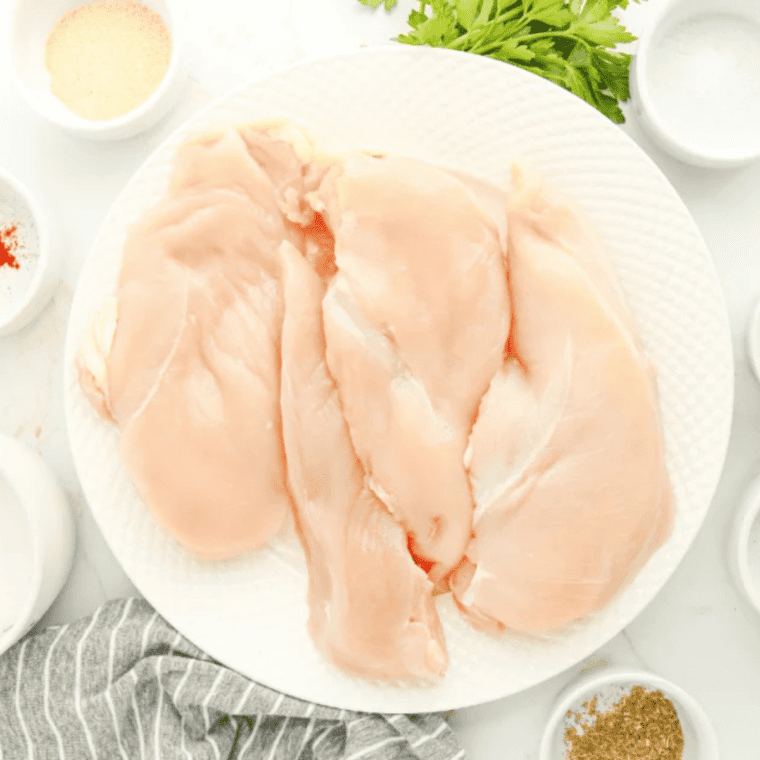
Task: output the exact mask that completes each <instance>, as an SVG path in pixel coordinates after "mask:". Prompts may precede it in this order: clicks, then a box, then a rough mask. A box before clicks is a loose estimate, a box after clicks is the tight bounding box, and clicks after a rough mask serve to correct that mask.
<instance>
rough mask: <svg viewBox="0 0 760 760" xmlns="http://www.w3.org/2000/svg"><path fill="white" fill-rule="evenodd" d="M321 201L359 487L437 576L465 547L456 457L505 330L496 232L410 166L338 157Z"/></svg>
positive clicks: (450, 182) (467, 512) (473, 201)
mask: <svg viewBox="0 0 760 760" xmlns="http://www.w3.org/2000/svg"><path fill="white" fill-rule="evenodd" d="M321 196H322V198H323V200H324V205H325V219H326V221H327V223H328V225H329V226H330V227H331V229H332V230H333V233H334V235H335V262H336V265H337V269H338V272H337V274H336V275H335V277H334V278H333V279H332V281H331V283H330V287H329V289H328V291H327V294H326V296H325V300H324V324H325V334H326V339H327V362H328V366H329V368H330V371H331V373H332V375H333V377H334V378H335V380H336V383H337V387H338V392H339V395H340V399H341V404H342V408H343V412H344V415H345V418H346V421H347V422H348V426H349V430H350V432H351V439H352V441H353V444H354V447H355V449H356V452H357V455H358V456H359V459H360V461H361V462H362V465H363V466H364V469H365V471H366V472H367V475H368V479H369V484H370V487H371V488H372V489H373V491H374V492H375V493H376V494H377V495H378V496H379V497H380V498H381V499H382V501H383V502H384V503H385V504H386V505H387V507H388V508H389V509H390V511H391V512H392V514H393V515H394V516H395V517H396V519H397V520H398V521H399V522H400V523H401V524H402V525H403V526H404V528H405V530H406V531H407V532H408V533H409V535H410V547H411V549H412V552H413V554H414V555H415V557H416V558H417V560H418V561H419V562H420V563H421V564H422V565H423V566H426V567H430V575H431V578H433V579H435V580H437V579H440V578H441V577H443V576H445V575H446V574H447V573H448V572H449V571H450V570H451V568H452V567H454V566H455V565H456V563H457V562H458V561H459V559H460V558H461V556H462V554H463V552H464V549H465V546H466V543H467V541H468V539H469V537H470V533H471V529H472V511H473V506H474V505H473V500H472V495H471V493H470V486H469V483H468V481H467V475H466V472H465V469H464V465H463V462H462V460H463V455H464V451H465V448H466V446H467V437H468V435H469V432H470V428H471V425H472V420H473V418H474V416H475V414H476V411H477V406H478V402H479V400H480V398H481V397H482V395H483V393H484V392H485V390H486V388H487V387H488V384H489V382H490V380H491V378H492V377H493V376H494V374H495V372H496V371H497V370H498V368H499V367H500V366H501V363H502V356H503V346H504V343H505V341H506V339H507V334H508V330H509V298H508V292H507V287H506V281H505V272H504V264H503V258H502V250H501V245H500V240H499V230H498V229H497V226H496V225H495V224H494V222H493V221H492V219H491V218H490V216H489V215H488V213H487V212H486V211H485V210H484V209H483V208H482V207H481V205H480V204H479V202H478V198H477V196H476V195H475V194H474V193H473V192H471V191H470V190H469V189H468V188H467V187H466V186H465V185H464V184H463V183H462V182H461V181H459V180H458V179H457V178H455V177H454V176H452V175H451V174H449V173H448V172H446V171H444V170H442V169H439V168H437V167H434V166H431V165H429V164H426V163H424V162H422V161H418V160H415V159H411V158H382V159H378V158H371V157H369V156H361V155H356V156H350V157H347V158H346V159H345V161H344V163H343V165H342V166H341V167H336V168H335V169H334V170H332V171H331V173H330V174H329V175H328V176H327V178H326V180H325V182H324V183H323V186H322V189H321Z"/></svg>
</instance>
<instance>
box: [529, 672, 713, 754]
mask: <svg viewBox="0 0 760 760" xmlns="http://www.w3.org/2000/svg"><path fill="white" fill-rule="evenodd" d="M539 760H718V743H717V739H716V737H715V732H714V731H713V728H712V725H711V723H710V721H709V719H708V717H707V715H706V714H705V712H704V710H703V709H702V708H701V707H700V706H699V704H698V703H697V702H696V701H695V700H694V698H693V697H691V696H690V695H689V694H687V693H686V692H685V691H684V690H683V689H681V688H680V687H678V686H676V685H675V684H673V683H671V682H670V681H667V680H665V679H664V678H661V677H660V676H657V675H655V674H654V673H649V672H647V671H643V670H628V669H622V668H605V669H604V670H601V671H598V672H595V673H593V674H590V675H588V674H587V675H584V676H581V677H580V678H579V679H577V680H575V681H573V682H571V683H570V685H569V686H568V687H567V688H566V689H565V690H564V691H563V692H562V693H561V694H560V696H559V698H558V700H557V702H556V704H555V706H554V708H553V710H552V714H551V716H550V717H549V721H548V722H547V725H546V729H545V731H544V735H543V737H542V739H541V745H540V749H539Z"/></svg>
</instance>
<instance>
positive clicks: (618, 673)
mask: <svg viewBox="0 0 760 760" xmlns="http://www.w3.org/2000/svg"><path fill="white" fill-rule="evenodd" d="M636 684H639V685H641V686H643V687H644V688H645V689H646V690H647V691H654V690H660V691H662V693H663V694H664V695H665V696H666V697H667V698H668V699H670V700H671V701H672V702H673V705H674V707H675V708H676V712H677V713H678V720H679V721H680V723H681V727H682V729H683V735H684V748H683V760H718V742H717V739H716V737H715V732H714V730H713V727H712V724H711V723H710V720H709V719H708V717H707V715H706V714H705V712H704V710H703V709H702V708H701V707H700V706H699V704H698V703H697V702H696V701H695V700H694V698H693V697H691V696H690V695H689V694H687V693H686V692H685V691H684V690H683V689H681V688H680V687H679V686H676V685H675V684H673V683H671V682H670V681H666V680H665V679H664V678H661V677H660V676H657V675H655V674H654V673H649V672H647V671H646V670H635V669H624V668H613V667H610V668H604V669H602V670H599V671H595V672H594V673H591V674H587V675H582V676H580V677H579V678H578V679H576V680H574V681H572V682H571V683H570V684H569V685H568V686H567V688H565V689H564V690H563V691H562V692H561V693H560V695H559V697H558V698H557V701H556V703H555V705H554V707H553V709H552V713H551V715H550V717H549V720H548V722H547V724H546V728H545V730H544V734H543V737H542V738H541V745H540V748H539V754H538V757H539V760H566V757H567V754H566V750H565V741H564V723H565V716H566V715H567V713H568V711H569V710H572V711H573V712H579V711H581V709H582V706H583V704H584V703H585V702H587V701H588V700H590V699H592V698H593V697H594V695H595V694H600V693H602V692H604V690H605V689H606V688H609V687H614V686H621V687H624V688H626V689H627V688H629V687H633V686H634V685H636Z"/></svg>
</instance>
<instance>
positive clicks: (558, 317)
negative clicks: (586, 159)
mask: <svg viewBox="0 0 760 760" xmlns="http://www.w3.org/2000/svg"><path fill="white" fill-rule="evenodd" d="M514 185H515V187H514V191H513V195H512V197H511V200H510V204H509V213H508V220H507V230H508V262H509V282H510V289H511V299H512V304H513V309H514V317H513V324H512V332H511V335H510V340H509V356H508V358H507V359H506V361H505V363H504V366H503V367H502V368H501V370H500V371H499V372H498V373H497V375H496V376H495V378H494V379H493V382H492V383H491V386H490V388H489V389H488V392H487V393H486V395H485V397H484V398H483V401H482V403H481V406H480V411H479V415H478V418H477V421H476V423H475V425H474V428H473V430H472V435H471V439H470V445H469V449H468V452H467V462H468V465H469V474H470V478H471V481H472V485H473V492H474V495H475V500H476V504H477V508H476V513H475V524H474V537H473V539H472V541H471V542H470V544H469V546H468V547H467V552H466V557H465V559H464V560H463V562H462V563H461V565H460V566H459V567H458V568H457V570H456V571H455V573H454V574H453V575H452V578H451V585H452V588H453V591H454V595H455V598H456V600H457V602H458V604H459V605H460V607H461V608H462V609H463V611H464V612H465V613H466V614H467V615H468V616H469V617H470V619H471V620H472V622H473V623H474V624H475V625H476V626H478V627H480V628H483V629H486V630H491V631H499V630H504V629H505V628H508V629H511V630H515V631H522V632H543V631H549V630H552V629H556V628H559V627H562V626H564V625H566V624H569V623H571V622H573V621H576V620H578V619H580V618H582V617H583V616H585V615H587V614H589V613H591V612H593V611H595V610H598V609H599V608H601V607H602V606H603V605H604V604H606V603H607V602H608V601H609V600H610V598H611V597H612V596H613V595H614V594H615V593H616V592H617V591H618V589H619V588H620V587H621V585H622V584H624V583H625V582H626V581H627V580H628V579H629V578H630V577H631V576H632V574H633V573H635V572H636V571H637V570H638V569H640V568H641V566H642V565H643V564H644V563H645V562H646V560H647V559H648V558H649V557H650V556H651V554H652V553H653V552H654V551H655V550H656V549H657V548H658V547H659V546H660V545H661V544H662V543H663V541H664V540H665V539H666V538H667V536H668V534H669V532H670V529H671V525H672V519H673V500H672V493H671V487H670V483H669V479H668V474H667V471H666V466H665V451H664V445H663V439H662V432H661V423H660V414H659V405H658V397H657V391H656V385H655V381H654V374H653V372H652V368H651V366H650V365H649V363H648V361H647V360H646V359H645V358H644V357H643V355H642V352H641V344H640V341H639V339H638V337H637V336H636V333H635V323H634V320H633V316H632V314H631V311H630V309H629V307H628V306H627V305H626V304H625V300H624V298H623V296H622V291H621V289H620V286H619V284H618V282H617V279H616V278H615V275H614V271H613V270H612V267H611V264H609V262H608V261H607V260H606V257H605V254H604V251H603V248H602V246H601V242H600V240H599V238H598V236H597V235H596V233H594V234H593V235H591V234H589V231H590V229H591V228H590V223H589V222H588V220H587V219H586V218H585V217H584V216H583V215H581V212H580V211H579V210H578V209H570V208H568V207H567V206H563V205H558V204H557V205H554V204H552V203H550V202H548V201H547V199H546V198H545V197H543V196H542V193H541V192H540V189H539V187H538V184H537V183H536V182H529V183H527V184H525V183H524V181H523V179H522V177H521V175H520V173H519V172H516V173H515V177H514Z"/></svg>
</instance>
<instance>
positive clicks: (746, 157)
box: [630, 0, 760, 169]
mask: <svg viewBox="0 0 760 760" xmlns="http://www.w3.org/2000/svg"><path fill="white" fill-rule="evenodd" d="M706 14H709V15H716V16H725V17H731V16H733V17H737V16H738V17H739V18H741V19H745V20H747V21H750V22H752V23H754V24H757V25H760V2H758V0H665V1H664V2H663V3H662V4H661V5H660V6H658V7H657V9H656V11H655V12H654V13H653V14H652V16H651V17H650V18H649V19H648V24H647V26H646V27H645V29H644V30H643V32H642V33H641V34H640V36H639V40H638V47H637V51H636V55H635V56H634V61H633V66H632V68H631V77H630V80H631V90H632V106H633V110H634V113H635V114H636V116H637V117H638V120H639V122H640V123H641V125H642V127H643V128H644V130H645V131H646V132H647V133H648V134H649V136H650V137H651V138H652V139H653V140H654V141H655V142H656V143H657V144H658V145H659V146H660V147H661V148H662V149H663V150H665V151H667V152H668V153H670V154H671V155H672V156H674V157H675V158H677V159H679V160H681V161H685V162H686V163H689V164H692V165H695V166H702V167H707V168H718V169H722V168H732V167H736V166H741V165H742V164H745V163H748V162H750V161H754V160H756V159H758V158H760V126H758V129H757V130H756V135H757V139H756V140H754V141H753V142H752V143H751V144H749V145H746V146H745V145H743V146H738V145H736V144H735V143H732V142H731V141H730V140H722V141H720V140H719V141H717V142H713V143H712V144H707V143H704V144H703V143H701V142H699V141H698V140H697V139H695V138H694V137H693V133H692V135H690V134H689V130H680V131H679V130H676V129H675V128H673V126H672V125H670V124H669V123H668V121H667V120H665V119H663V116H662V113H661V112H660V110H659V109H658V106H657V104H656V102H655V99H654V98H653V96H652V90H651V87H650V74H651V75H652V76H655V73H654V71H650V68H651V66H652V59H653V50H654V49H655V48H656V46H657V45H659V44H662V42H663V39H664V38H665V37H666V35H667V32H668V31H669V30H673V29H674V27H675V26H676V25H678V24H681V23H684V22H689V21H691V20H693V19H696V18H698V17H700V16H704V15H706ZM746 96H747V97H757V98H760V90H757V89H756V88H755V89H754V91H753V92H747V93H746Z"/></svg>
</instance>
